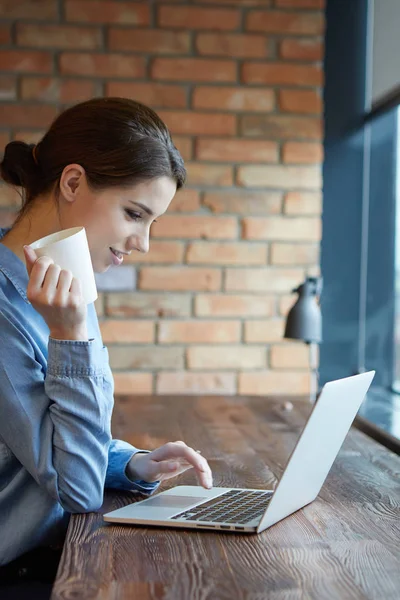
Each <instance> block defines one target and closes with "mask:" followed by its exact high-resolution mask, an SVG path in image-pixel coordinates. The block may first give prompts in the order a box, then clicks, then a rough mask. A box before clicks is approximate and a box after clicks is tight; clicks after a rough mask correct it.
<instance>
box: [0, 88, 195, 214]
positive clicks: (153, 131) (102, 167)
mask: <svg viewBox="0 0 400 600" xmlns="http://www.w3.org/2000/svg"><path fill="white" fill-rule="evenodd" d="M72 163H77V164H80V165H81V166H82V167H83V168H84V169H85V172H86V177H87V181H88V185H90V186H91V187H92V188H93V189H105V188H107V187H113V186H130V185H134V184H135V183H140V182H143V181H145V180H148V179H154V178H157V177H163V176H167V177H171V178H172V179H174V180H175V181H176V186H177V189H179V188H181V187H182V185H183V184H184V182H185V178H186V171H185V167H184V163H183V159H182V157H181V155H180V153H179V151H178V150H177V148H176V147H175V146H174V144H173V142H172V139H171V135H170V133H169V131H168V128H167V126H166V125H165V124H164V123H163V121H162V120H161V119H160V117H159V116H158V115H157V114H156V113H155V112H154V111H153V110H152V109H151V108H148V107H147V106H144V105H143V104H141V103H139V102H136V101H134V100H129V99H126V98H93V99H92V100H88V101H86V102H81V103H80V104H76V105H75V106H72V107H71V108H68V109H67V110H65V111H64V112H62V113H61V114H60V115H59V116H58V117H57V118H56V119H55V120H54V122H53V123H52V124H51V126H50V129H49V130H48V131H47V133H46V134H45V135H44V137H43V138H42V139H41V140H40V142H39V143H38V144H37V145H36V147H35V145H34V144H26V143H25V142H19V141H15V142H10V143H9V144H7V146H6V148H5V151H4V156H3V161H2V162H1V164H0V174H1V177H2V178H3V179H4V181H6V182H7V183H9V184H11V185H16V186H19V187H21V188H23V190H22V192H23V204H22V208H21V211H20V213H19V216H18V219H20V218H21V216H22V214H23V213H25V212H26V210H27V208H28V207H29V206H30V205H31V203H32V202H33V201H34V200H35V198H36V197H37V196H39V195H41V194H43V193H46V192H48V191H50V190H51V189H52V187H53V186H54V185H55V184H56V183H57V182H58V181H59V179H60V176H61V174H62V171H63V169H64V168H65V167H66V166H67V165H68V164H72Z"/></svg>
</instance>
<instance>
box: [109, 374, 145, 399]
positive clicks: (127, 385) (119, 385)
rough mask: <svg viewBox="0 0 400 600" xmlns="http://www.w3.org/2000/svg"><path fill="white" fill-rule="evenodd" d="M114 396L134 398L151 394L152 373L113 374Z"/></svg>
mask: <svg viewBox="0 0 400 600" xmlns="http://www.w3.org/2000/svg"><path fill="white" fill-rule="evenodd" d="M113 378H114V394H115V396H118V395H120V396H126V395H129V396H134V395H137V394H151V393H152V392H153V375H152V373H135V372H133V373H130V372H128V373H118V372H117V371H115V372H114V373H113Z"/></svg>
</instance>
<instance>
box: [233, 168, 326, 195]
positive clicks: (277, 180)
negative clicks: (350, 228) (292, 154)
mask: <svg viewBox="0 0 400 600" xmlns="http://www.w3.org/2000/svg"><path fill="white" fill-rule="evenodd" d="M237 183H238V185H243V186H245V187H270V188H278V189H291V188H295V189H296V188H297V189H306V190H309V189H319V188H321V186H322V173H321V168H320V167H314V166H312V167H310V166H306V167H304V166H301V167H297V166H295V167H292V166H289V167H288V166H283V165H277V166H269V165H265V166H261V165H251V166H244V167H243V166H242V167H239V169H238V174H237Z"/></svg>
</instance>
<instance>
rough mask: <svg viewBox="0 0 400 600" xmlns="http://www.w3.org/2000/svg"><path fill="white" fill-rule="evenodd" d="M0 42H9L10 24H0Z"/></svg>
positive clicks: (3, 43)
mask: <svg viewBox="0 0 400 600" xmlns="http://www.w3.org/2000/svg"><path fill="white" fill-rule="evenodd" d="M0 44H1V45H2V46H5V45H6V44H11V26H10V25H0Z"/></svg>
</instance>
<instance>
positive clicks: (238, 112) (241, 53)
mask: <svg viewBox="0 0 400 600" xmlns="http://www.w3.org/2000/svg"><path fill="white" fill-rule="evenodd" d="M214 5H215V6H214ZM322 5H323V0H219V1H218V2H217V1H216V0H215V2H214V1H213V0H197V2H186V3H185V2H183V3H182V2H173V1H172V0H169V1H165V2H164V1H154V2H131V1H120V0H114V1H111V0H106V1H97V0H64V1H57V0H0V73H1V75H0V98H1V105H0V143H1V146H2V147H3V146H4V144H5V143H6V142H7V141H8V140H10V139H24V140H25V141H37V140H39V139H40V136H41V135H42V133H43V131H44V130H45V128H46V127H47V125H48V124H49V123H50V122H51V120H52V119H53V118H54V117H55V115H56V114H57V113H58V112H59V111H60V110H61V109H63V108H64V107H66V106H68V105H70V104H71V103H76V102H79V101H81V100H84V99H87V98H90V97H92V96H96V95H121V96H126V97H132V98H135V99H138V100H140V101H142V102H144V103H146V104H148V105H150V106H152V107H153V108H155V109H156V110H157V112H158V113H159V114H160V115H161V117H162V118H163V119H164V120H165V122H166V123H167V125H169V127H170V129H171V131H172V133H173V137H174V140H175V143H176V145H177V146H178V148H179V149H180V150H181V152H182V154H183V156H184V158H185V160H186V161H187V162H186V164H187V169H188V174H189V178H188V185H187V187H186V189H185V190H183V191H181V192H179V194H178V195H177V196H176V198H175V199H174V200H173V202H172V204H171V207H170V210H169V212H168V213H167V214H166V215H165V216H163V217H162V218H160V219H159V221H158V223H157V224H154V225H153V227H152V240H151V244H150V252H149V254H148V255H147V256H141V255H139V254H138V253H136V254H132V255H131V257H130V259H129V262H126V264H125V266H124V267H123V268H122V267H120V269H121V270H120V271H118V269H117V270H114V271H113V272H109V273H108V274H107V275H106V276H105V277H100V278H98V284H99V287H100V288H101V289H102V290H103V291H102V293H101V294H100V298H99V300H98V302H97V309H98V313H99V316H100V319H101V327H102V333H103V339H104V342H105V343H106V344H107V345H108V348H109V352H110V360H111V365H112V368H113V371H114V376H115V384H116V391H117V392H121V393H125V392H132V391H134V392H135V391H136V392H137V393H153V392H156V393H159V394H165V393H168V394H169V393H173V394H176V393H205V394H218V393H226V394H236V393H237V394H265V393H271V392H272V393H293V392H295V393H297V392H307V390H308V385H309V384H308V381H309V378H308V371H307V367H308V357H307V349H306V347H305V346H304V345H303V344H301V343H291V342H285V341H283V339H282V333H283V324H284V315H285V314H286V312H287V310H288V307H289V306H290V305H291V303H292V302H293V301H294V297H293V296H292V295H291V294H290V291H291V289H292V288H293V287H294V286H296V285H298V284H299V283H300V282H301V281H302V279H303V278H304V276H305V274H306V273H307V272H308V273H315V272H317V271H318V263H319V255H318V253H319V240H320V235H321V218H320V217H321V193H320V188H321V168H320V166H321V161H322V146H321V135H322V133H321V132H322V125H321V113H322V106H321V86H322V83H323V72H322V67H321V60H322V54H323V30H324V14H323V6H322ZM16 203H17V197H16V195H15V193H13V192H12V191H7V190H5V189H4V188H2V190H1V193H0V223H1V224H2V225H3V226H4V225H6V224H8V223H11V222H12V220H13V218H14V216H13V215H14V211H15V206H16ZM117 271H118V272H117Z"/></svg>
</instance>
